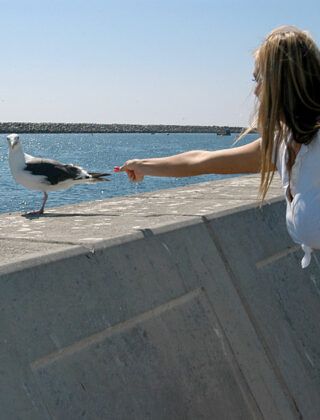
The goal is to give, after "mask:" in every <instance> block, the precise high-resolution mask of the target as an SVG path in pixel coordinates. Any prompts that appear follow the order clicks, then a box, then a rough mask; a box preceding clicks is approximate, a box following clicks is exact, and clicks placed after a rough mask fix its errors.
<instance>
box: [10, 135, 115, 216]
mask: <svg viewBox="0 0 320 420" xmlns="http://www.w3.org/2000/svg"><path fill="white" fill-rule="evenodd" d="M7 140H8V144H9V166H10V170H11V174H12V176H13V178H14V179H15V181H16V182H17V183H18V184H21V185H23V186H24V187H25V188H28V189H30V190H36V191H41V192H43V202H42V206H41V208H40V210H37V211H33V212H30V213H27V214H26V215H41V214H43V212H44V207H45V205H46V202H47V199H48V192H50V191H58V190H63V189H67V188H70V187H72V186H73V185H77V184H87V183H92V182H98V181H109V180H108V179H106V178H104V177H105V176H109V175H110V174H108V173H100V172H87V171H86V170H85V169H83V168H81V167H80V166H76V165H72V164H69V165H65V164H63V163H61V162H58V161H56V160H52V159H42V158H38V157H33V156H31V155H27V154H26V153H24V152H23V148H22V145H21V141H20V138H19V136H18V135H17V134H10V135H9V136H7Z"/></svg>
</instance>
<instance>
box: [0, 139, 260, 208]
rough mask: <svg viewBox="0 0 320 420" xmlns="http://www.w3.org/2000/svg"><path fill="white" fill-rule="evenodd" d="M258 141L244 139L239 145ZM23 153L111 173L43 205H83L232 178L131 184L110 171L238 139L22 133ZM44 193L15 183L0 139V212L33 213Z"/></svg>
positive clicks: (159, 179) (224, 145) (51, 196)
mask: <svg viewBox="0 0 320 420" xmlns="http://www.w3.org/2000/svg"><path fill="white" fill-rule="evenodd" d="M256 138H257V135H253V134H252V135H248V136H247V137H246V139H245V140H242V141H241V143H239V144H245V143H247V142H249V141H252V140H254V139H256ZM20 139H21V141H22V145H23V148H24V151H25V152H26V153H28V154H31V155H33V156H40V157H48V158H51V159H56V160H59V161H60V162H63V163H74V164H77V165H80V166H82V167H84V168H85V169H88V170H90V171H93V172H98V171H99V172H100V171H101V172H106V171H108V172H110V173H111V174H112V176H111V177H110V178H111V181H110V182H105V183H102V182H101V183H96V184H92V185H77V186H75V187H72V188H70V189H68V190H64V191H57V192H52V193H50V194H49V199H48V201H47V207H57V206H62V205H67V204H71V203H79V202H81V201H94V200H101V199H106V198H110V197H115V196H123V195H131V194H137V193H141V192H147V191H155V190H161V189H166V188H175V187H179V186H185V185H190V184H195V183H199V182H204V181H210V180H215V179H221V178H226V177H230V175H204V176H198V177H188V178H163V177H145V180H144V181H143V182H141V183H138V184H137V183H132V182H129V181H128V179H127V176H126V174H124V173H113V167H114V166H115V165H119V166H120V165H122V164H123V163H124V162H125V161H126V160H128V159H133V158H146V157H160V156H169V155H172V154H176V153H181V152H184V151H188V150H195V149H197V150H218V149H223V148H229V147H232V146H233V144H234V141H235V139H236V135H235V134H232V135H231V136H217V135H216V134H170V135H167V134H157V133H156V134H21V135H20ZM41 202H42V193H40V192H37V191H30V190H27V189H25V188H24V187H22V186H20V185H18V184H16V182H15V181H14V179H13V178H12V176H11V173H10V168H9V165H8V144H7V140H6V136H5V135H0V213H7V212H12V211H21V212H26V211H31V210H34V209H38V208H39V207H40V206H41Z"/></svg>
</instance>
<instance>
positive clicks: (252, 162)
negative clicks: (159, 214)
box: [120, 139, 261, 181]
mask: <svg viewBox="0 0 320 420" xmlns="http://www.w3.org/2000/svg"><path fill="white" fill-rule="evenodd" d="M260 156H261V139H258V140H255V141H253V142H252V143H249V144H246V145H244V146H239V147H234V148H231V149H223V150H216V151H203V150H193V151H190V152H185V153H181V154H178V155H173V156H168V157H163V158H150V159H133V160H128V161H127V162H126V163H125V164H124V165H123V166H122V167H121V168H120V170H121V171H126V172H127V175H128V177H129V178H130V179H131V181H142V180H143V178H144V176H145V175H151V176H170V177H186V176H196V175H204V174H235V173H257V172H259V171H260Z"/></svg>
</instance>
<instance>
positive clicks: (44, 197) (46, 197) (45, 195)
mask: <svg viewBox="0 0 320 420" xmlns="http://www.w3.org/2000/svg"><path fill="white" fill-rule="evenodd" d="M47 199H48V194H47V193H46V192H45V191H44V192H43V201H42V206H41V209H40V210H36V211H31V212H30V213H26V214H25V216H40V214H43V212H44V206H45V205H46V202H47Z"/></svg>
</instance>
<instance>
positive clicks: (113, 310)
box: [0, 200, 320, 420]
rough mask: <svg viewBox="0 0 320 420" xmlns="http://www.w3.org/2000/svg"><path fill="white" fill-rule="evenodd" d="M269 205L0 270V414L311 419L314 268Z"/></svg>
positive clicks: (317, 290)
mask: <svg viewBox="0 0 320 420" xmlns="http://www.w3.org/2000/svg"><path fill="white" fill-rule="evenodd" d="M284 212H285V209H284V203H283V201H281V200H280V201H279V200H275V201H274V202H273V203H271V204H270V205H266V206H264V207H263V208H262V209H260V208H259V207H258V206H257V205H249V206H246V207H242V208H240V209H239V208H238V209H236V210H230V211H228V212H221V213H216V214H214V215H212V216H210V215H209V216H208V215H207V216H203V217H201V218H200V219H199V218H197V219H192V220H188V221H186V222H181V223H176V224H171V225H166V226H163V227H160V228H154V229H143V230H142V235H141V233H140V234H138V233H137V234H131V235H128V236H123V237H122V238H116V239H110V240H106V241H102V242H100V243H99V246H96V247H95V251H94V253H93V252H91V251H90V250H88V249H84V248H81V247H76V248H73V249H69V250H67V251H65V250H64V251H58V252H55V253H53V252H52V253H50V254H49V255H46V256H44V257H43V258H40V259H39V258H37V259H28V260H26V261H22V262H19V263H17V264H15V265H8V266H6V267H5V268H3V269H2V274H1V277H0V282H1V284H0V287H1V293H0V311H1V314H0V339H1V347H0V389H1V392H0V410H1V412H0V418H1V419H4V420H9V419H32V420H37V419H41V420H42V419H68V420H69V419H82V418H83V419H108V420H109V419H110V420H118V419H130V420H133V419H137V420H141V419H159V420H164V419H192V420H193V419H196V420H198V419H216V420H223V419H231V420H233V419H243V420H250V419H270V420H276V419H314V420H317V419H319V418H320V350H319V349H320V334H319V325H320V299H319V295H320V274H319V265H318V263H317V259H316V258H313V260H312V263H311V265H310V266H309V267H308V268H307V269H305V270H302V269H301V268H300V260H301V257H302V252H301V251H300V250H299V248H298V247H297V246H295V245H294V244H293V243H292V241H291V240H290V238H289V237H288V234H287V232H286V228H285V224H284Z"/></svg>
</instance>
